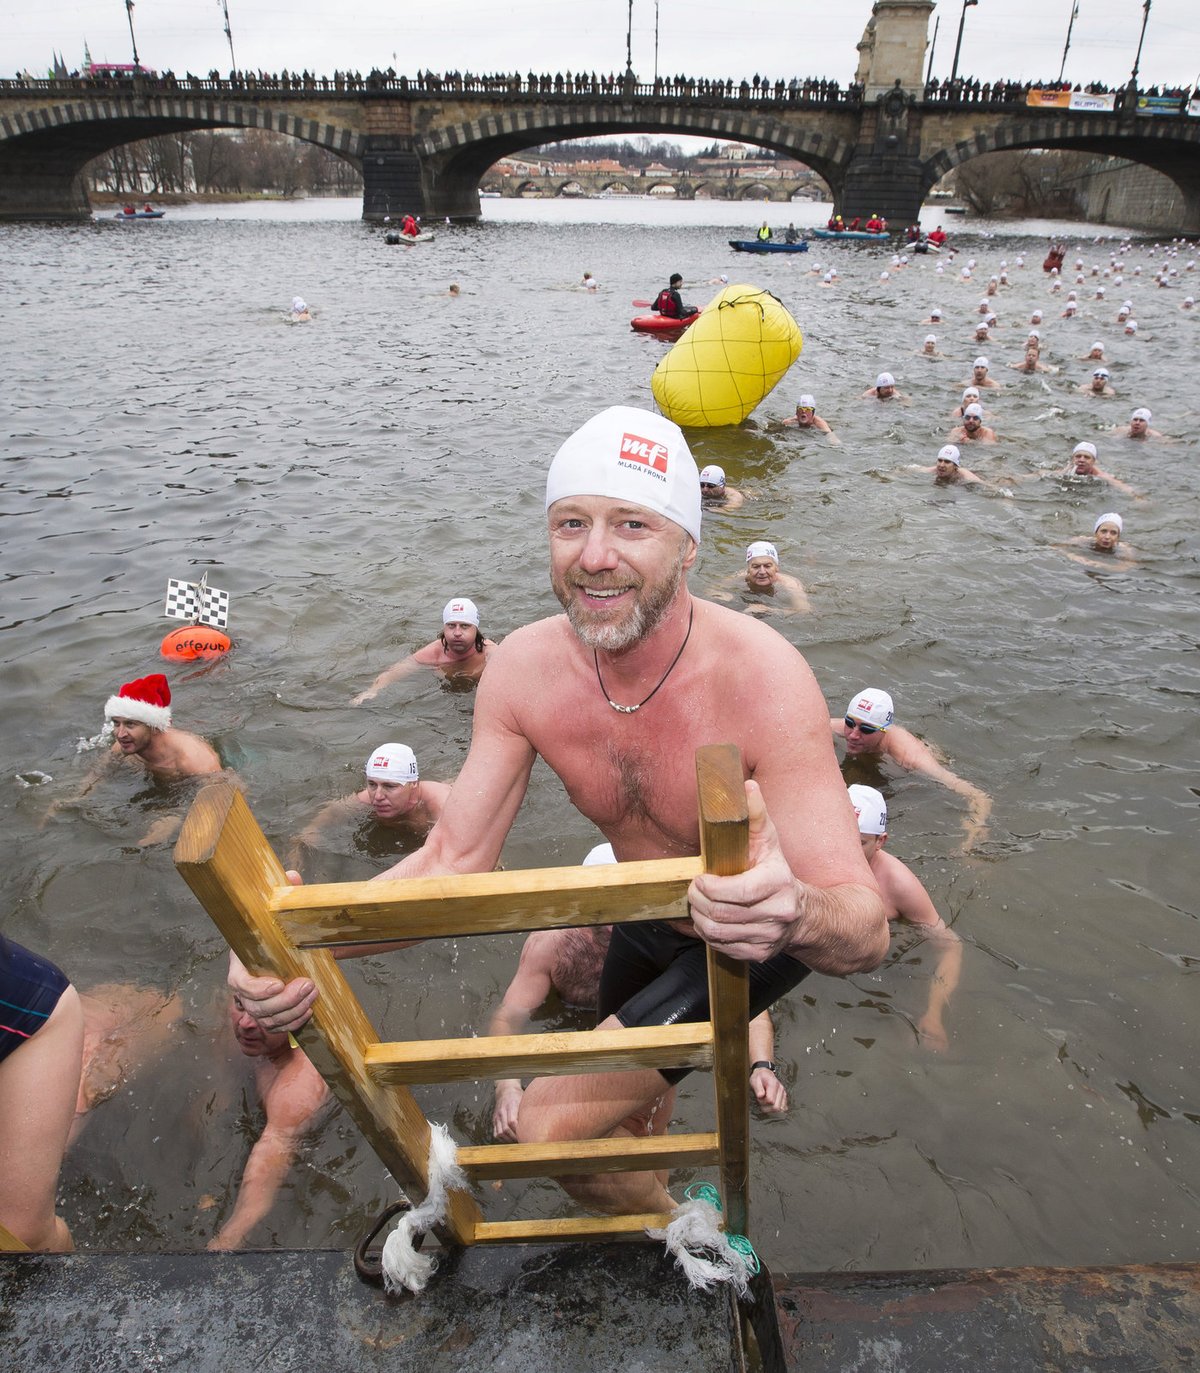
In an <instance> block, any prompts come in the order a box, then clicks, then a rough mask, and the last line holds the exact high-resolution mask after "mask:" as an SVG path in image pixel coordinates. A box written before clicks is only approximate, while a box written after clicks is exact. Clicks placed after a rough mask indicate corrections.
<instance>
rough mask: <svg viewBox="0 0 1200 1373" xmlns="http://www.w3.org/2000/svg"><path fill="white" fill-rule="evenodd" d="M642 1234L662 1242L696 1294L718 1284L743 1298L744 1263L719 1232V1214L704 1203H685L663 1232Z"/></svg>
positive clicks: (746, 1276) (747, 1282)
mask: <svg viewBox="0 0 1200 1373" xmlns="http://www.w3.org/2000/svg"><path fill="white" fill-rule="evenodd" d="M646 1233H647V1234H648V1235H649V1236H650V1238H651V1239H653V1240H662V1241H663V1243H664V1244H665V1245H666V1247H667V1253H668V1254H674V1255H675V1262H676V1264H677V1265H678V1267H680V1268H681V1269H682V1270H683V1273H684V1276H685V1277H686V1278H687V1280H688V1282H689V1283H690V1284H691V1285H692V1287H694V1288H696V1290H697V1291H699V1292H707V1291H708V1290H709V1288H711V1287H714V1286H715V1285H716V1284H717V1283H719V1282H728V1283H732V1284H733V1286H734V1288H735V1289H736V1291H737V1294H738V1296H739V1297H744V1296H745V1295H746V1289H747V1288H748V1287H749V1285H750V1274H749V1272H748V1271H747V1268H746V1261H745V1259H744V1258H743V1257H742V1255H741V1254H739V1253H738V1251H737V1250H736V1249H735V1248H734V1247H733V1246H732V1245H731V1244H730V1243H729V1240H728V1239H727V1238H726V1237H725V1234H724V1232H723V1231H722V1230H721V1213H720V1211H718V1210H717V1208H716V1207H715V1206H712V1205H710V1204H709V1203H708V1202H707V1201H701V1200H700V1199H699V1198H696V1199H695V1200H693V1201H685V1202H684V1203H683V1204H682V1205H681V1206H680V1208H679V1209H678V1210H677V1211H676V1212H675V1214H674V1215H673V1216H672V1217H671V1219H670V1221H669V1222H668V1223H667V1228H666V1229H665V1230H647V1231H646ZM706 1254H707V1255H711V1257H705V1255H706Z"/></svg>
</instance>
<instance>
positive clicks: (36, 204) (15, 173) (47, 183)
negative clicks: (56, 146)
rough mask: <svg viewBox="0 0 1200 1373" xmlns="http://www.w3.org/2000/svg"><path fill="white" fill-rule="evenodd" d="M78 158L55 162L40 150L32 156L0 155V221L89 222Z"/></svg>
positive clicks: (7, 150) (11, 152) (6, 150)
mask: <svg viewBox="0 0 1200 1373" xmlns="http://www.w3.org/2000/svg"><path fill="white" fill-rule="evenodd" d="M79 167H80V162H79V158H78V157H74V156H71V157H65V158H61V159H60V158H56V157H54V156H53V155H49V156H47V155H46V149H45V148H39V149H37V151H36V152H35V154H34V155H33V156H29V155H24V156H23V155H22V154H21V153H20V152H18V151H16V150H14V149H12V148H11V147H8V148H4V149H3V151H0V221H2V220H11V219H26V220H27V219H49V220H59V219H90V218H91V217H92V207H91V204H90V202H89V201H88V196H87V190H86V188H85V187H84V184H83V178H82V177H81V176H80V174H79Z"/></svg>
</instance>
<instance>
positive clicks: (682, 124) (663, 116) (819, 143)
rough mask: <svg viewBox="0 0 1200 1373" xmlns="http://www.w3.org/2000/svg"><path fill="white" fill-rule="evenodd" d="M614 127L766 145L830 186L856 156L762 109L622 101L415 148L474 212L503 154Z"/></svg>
mask: <svg viewBox="0 0 1200 1373" xmlns="http://www.w3.org/2000/svg"><path fill="white" fill-rule="evenodd" d="M618 133H619V134H632V133H657V134H680V135H687V136H689V137H699V138H708V139H714V138H716V139H727V140H729V141H732V142H738V143H749V144H752V145H754V146H757V147H761V148H769V149H771V150H772V151H773V152H778V153H783V154H784V155H785V156H788V157H792V158H795V160H796V161H798V162H802V163H804V164H805V165H806V166H808V167H810V168H811V169H812V170H813V171H815V172H816V173H817V174H818V175H819V176H820V177H821V178H822V179H823V180H824V181H825V182H826V183H827V184H828V185H829V186H830V188H831V189H832V190H834V191H835V192H836V190H837V189H838V188H839V187H840V186H841V184H842V182H843V180H844V177H845V171H846V168H847V167H848V166H849V164H850V160H851V158H852V157H853V155H854V147H853V145H852V144H851V143H850V142H848V141H847V140H846V139H843V138H841V137H840V136H839V135H837V134H835V133H830V132H826V131H816V130H814V131H809V130H797V129H796V128H795V127H794V125H789V124H787V123H785V122H784V121H782V120H779V119H776V118H774V117H773V116H771V115H769V114H765V113H764V112H762V111H761V110H753V109H749V110H719V111H718V110H712V109H697V110H692V109H689V108H688V107H686V106H683V105H656V106H655V107H653V108H652V109H649V110H646V111H644V112H643V111H638V117H637V118H636V119H635V120H633V121H631V119H630V115H629V111H628V110H627V109H622V108H621V106H620V105H619V104H617V105H611V104H610V105H604V104H600V103H595V104H585V105H582V106H580V105H572V106H569V107H562V108H559V107H555V106H541V105H538V106H532V107H518V108H515V109H503V110H498V111H496V112H494V113H492V114H489V115H486V116H484V117H482V118H480V119H473V120H469V121H466V122H463V123H458V124H449V125H445V126H443V127H441V128H436V129H431V130H428V131H427V132H426V133H424V134H422V135H421V136H419V137H416V138H414V139H413V152H414V153H415V154H416V156H417V157H418V158H419V159H420V161H421V163H422V164H423V165H424V167H425V168H426V170H427V175H428V176H429V178H430V180H431V182H432V185H431V186H430V187H429V189H430V190H431V191H433V190H436V193H437V196H438V198H439V200H441V201H442V203H443V204H446V203H453V204H454V206H455V207H456V208H454V209H449V210H447V213H451V214H453V213H461V214H468V215H473V214H478V212H479V204H478V188H479V182H480V180H481V178H482V177H483V175H484V173H485V172H486V171H487V170H488V168H489V167H491V166H492V165H493V164H494V163H495V162H497V161H499V159H500V158H502V157H508V156H510V155H512V154H514V153H519V152H522V151H524V150H525V149H528V148H532V147H538V146H539V145H541V144H543V143H552V142H558V141H561V140H566V139H572V138H597V137H603V136H605V135H611V134H618ZM670 184H676V183H675V181H674V180H672V182H671V183H670ZM748 184H750V183H748ZM931 184H932V183H931Z"/></svg>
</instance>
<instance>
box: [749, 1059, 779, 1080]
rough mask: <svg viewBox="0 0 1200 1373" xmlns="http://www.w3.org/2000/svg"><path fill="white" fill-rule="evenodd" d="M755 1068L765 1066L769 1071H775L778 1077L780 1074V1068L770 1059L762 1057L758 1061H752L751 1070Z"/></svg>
mask: <svg viewBox="0 0 1200 1373" xmlns="http://www.w3.org/2000/svg"><path fill="white" fill-rule="evenodd" d="M755 1068H765V1069H766V1070H767V1072H768V1073H774V1074H775V1076H776V1077H778V1076H779V1069H778V1068H776V1066H775V1065H774V1064H773V1063H772V1062H771V1061H770V1059H767V1058H760V1059H759V1060H758V1062H757V1063H752V1064H751V1065H750V1071H751V1072H753V1071H754V1070H755Z"/></svg>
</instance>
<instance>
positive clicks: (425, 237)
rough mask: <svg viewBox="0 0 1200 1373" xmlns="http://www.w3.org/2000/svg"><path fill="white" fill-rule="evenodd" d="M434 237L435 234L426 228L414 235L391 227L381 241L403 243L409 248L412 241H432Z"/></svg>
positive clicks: (393, 243)
mask: <svg viewBox="0 0 1200 1373" xmlns="http://www.w3.org/2000/svg"><path fill="white" fill-rule="evenodd" d="M436 237H437V235H436V234H431V233H429V232H428V231H427V230H426V229H422V230H421V232H420V233H419V234H416V235H415V236H414V235H413V234H402V233H400V232H399V231H398V230H396V229H392V230H391V231H390V232H389V233H387V234H385V235H384V240H383V241H384V242H385V243H390V244H392V245H395V244H397V243H403V244H404V246H405V247H406V248H411V247H412V246H413V244H414V243H432V242H433V240H434V239H435V238H436Z"/></svg>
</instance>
